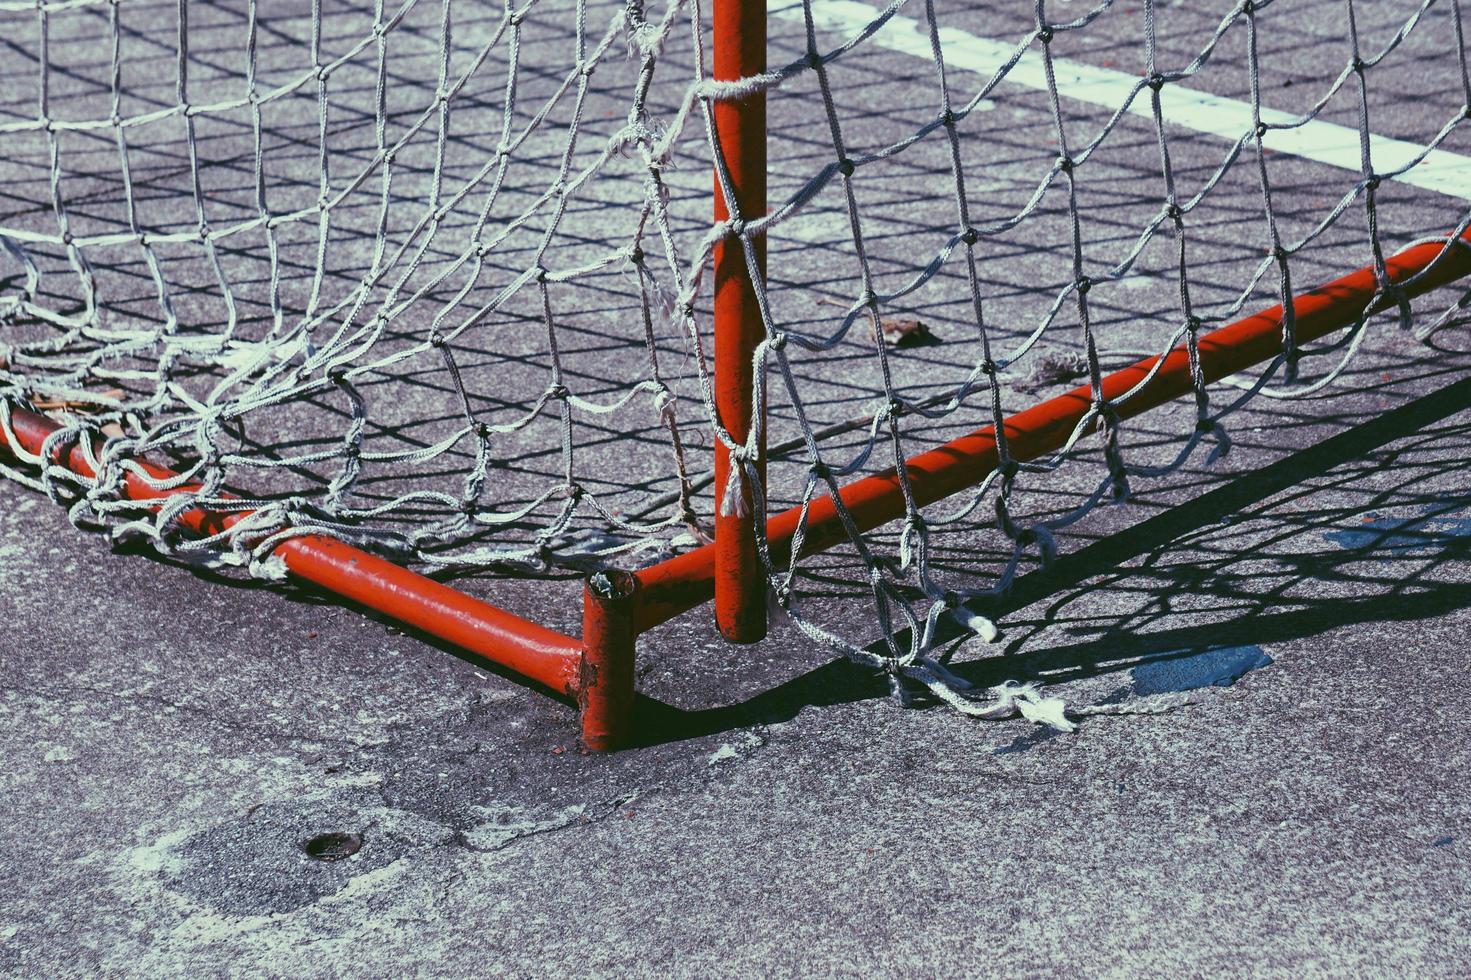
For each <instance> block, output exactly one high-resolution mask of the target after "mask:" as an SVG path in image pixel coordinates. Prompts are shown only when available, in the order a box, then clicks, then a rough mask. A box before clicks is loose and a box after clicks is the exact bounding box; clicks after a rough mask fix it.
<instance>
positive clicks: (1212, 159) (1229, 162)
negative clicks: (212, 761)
mask: <svg viewBox="0 0 1471 980" xmlns="http://www.w3.org/2000/svg"><path fill="white" fill-rule="evenodd" d="M0 27H3V32H4V36H5V37H6V38H7V47H6V54H5V56H4V59H3V61H0V147H3V149H4V153H3V158H0V176H3V178H4V179H3V184H0V186H3V189H4V190H3V196H0V246H3V249H0V445H3V446H4V447H5V448H6V449H7V450H8V452H9V461H8V462H7V463H6V464H5V465H4V466H3V472H4V474H5V475H6V476H8V477H11V478H13V479H15V480H19V481H21V482H22V483H24V484H26V485H28V486H31V487H34V488H35V489H37V490H39V491H42V492H44V493H46V494H48V495H49V496H50V497H51V498H52V499H53V500H55V501H57V502H58V503H61V504H63V505H65V506H66V507H68V508H69V511H70V516H71V518H72V520H73V521H74V522H75V523H76V524H78V525H80V526H84V527H90V528H95V529H98V530H101V531H104V532H106V534H108V535H109V536H111V537H112V538H114V539H133V540H141V541H145V542H147V543H149V544H150V545H151V546H152V547H154V548H156V549H158V550H159V551H160V552H163V553H165V554H167V555H170V556H173V557H174V558H176V559H178V560H183V561H189V562H195V563H198V564H200V565H203V566H207V567H210V568H214V569H227V570H236V571H238V572H239V573H240V574H246V575H251V576H257V577H262V578H267V579H284V578H286V577H288V576H290V577H295V578H297V579H300V580H302V581H305V582H309V583H313V584H314V585H315V586H317V587H320V588H322V589H325V590H327V591H329V592H332V593H335V594H337V595H339V596H341V597H343V598H344V599H346V600H350V601H352V602H355V603H359V604H362V605H364V606H367V607H370V608H372V609H375V610H378V611H381V612H382V613H385V614H387V615H389V616H392V617H395V618H397V619H398V620H400V621H402V622H403V623H406V624H409V625H411V626H412V627H414V628H416V629H418V630H422V631H424V632H425V633H428V634H432V635H433V636H435V637H439V638H441V639H443V640H445V641H448V642H450V643H452V644H456V645H458V646H460V647H462V648H464V649H466V650H468V651H471V652H473V653H475V654H478V655H480V656H482V657H485V658H488V659H489V660H491V661H494V662H496V663H498V664H500V665H502V666H503V667H505V668H506V669H508V670H510V671H513V672H515V673H517V674H519V675H522V676H524V677H526V678H529V679H531V680H533V681H535V682H538V683H540V684H542V685H545V686H546V687H548V688H550V689H552V691H553V692H555V693H557V694H559V695H562V696H565V697H567V698H569V699H572V700H574V701H575V702H576V703H577V704H578V705H579V706H580V710H581V720H582V733H583V739H584V741H585V743H586V744H587V745H588V746H589V747H590V748H592V749H595V750H601V749H609V748H614V747H617V746H618V745H619V744H622V743H624V742H626V741H627V739H628V738H629V736H630V726H631V724H632V709H633V704H634V695H635V691H634V687H635V670H634V666H635V664H634V657H635V647H636V641H637V638H638V637H639V636H640V635H641V634H645V633H647V632H649V631H651V630H653V629H655V628H656V627H658V626H660V625H661V624H663V623H665V622H667V621H669V620H671V619H673V618H674V617H677V616H680V615H683V614H686V613H689V612H690V611H691V610H694V609H696V608H697V607H705V606H707V605H713V615H714V619H715V622H716V625H717V626H718V629H719V631H720V633H721V634H722V635H723V636H725V637H726V638H727V639H729V640H731V641H733V642H736V643H751V642H756V641H759V640H761V639H762V638H763V637H764V636H765V634H766V631H767V628H768V622H769V620H770V618H771V617H782V618H783V619H786V620H789V621H790V622H791V623H792V624H793V625H794V626H795V627H796V629H798V630H800V632H801V634H802V635H804V636H806V637H807V638H809V639H810V640H811V641H812V642H815V643H819V644H823V645H825V646H828V647H831V648H833V649H835V650H837V651H840V652H842V653H845V654H847V655H849V656H852V657H854V658H856V659H858V660H860V661H862V662H865V663H868V664H871V665H872V666H873V667H875V668H877V669H880V670H882V671H885V672H887V673H888V674H889V675H890V677H891V679H892V681H893V684H894V688H895V690H896V692H898V693H901V694H903V693H904V692H906V691H907V692H918V693H920V694H921V695H923V696H926V697H932V698H936V699H939V700H941V701H944V702H946V703H948V704H950V705H952V706H954V707H956V708H957V709H959V710H961V711H962V712H965V713H968V714H972V715H977V716H984V717H996V716H1002V715H1009V714H1013V713H1016V712H1018V711H1021V712H1022V713H1027V714H1029V716H1030V715H1031V714H1032V713H1035V712H1030V711H1029V710H1028V709H1029V706H1033V705H1034V704H1035V702H1036V699H1037V696H1036V695H1035V693H1033V692H1031V691H1030V690H1029V689H1021V690H1018V689H1014V688H1006V689H1001V690H994V689H993V690H990V691H987V690H972V689H970V688H969V687H968V686H967V685H966V684H965V683H964V682H963V681H962V680H961V679H960V678H959V677H958V676H957V675H956V674H955V673H953V672H952V671H951V669H950V668H949V667H948V666H947V663H946V659H945V657H944V656H942V655H941V654H940V653H939V652H938V646H939V643H940V639H941V637H942V636H946V635H951V634H952V633H953V631H954V630H955V629H957V628H959V629H964V630H969V631H971V632H973V633H975V634H978V635H980V636H981V637H982V638H983V639H989V638H991V637H994V635H995V631H996V626H995V625H994V624H993V622H992V620H993V619H994V618H995V616H996V610H997V609H999V608H1000V605H999V601H1000V599H1001V598H1003V597H1004V596H1005V595H1006V594H1007V591H1008V589H1010V588H1011V586H1012V583H1013V582H1014V581H1015V579H1016V577H1017V576H1018V574H1020V573H1022V572H1023V571H1025V570H1026V569H1028V568H1031V567H1033V566H1035V565H1038V564H1039V563H1043V562H1045V561H1047V560H1048V559H1049V558H1050V557H1051V556H1052V555H1053V554H1054V553H1055V552H1056V551H1057V550H1058V549H1059V548H1066V546H1067V535H1068V533H1069V531H1068V529H1069V528H1071V527H1074V526H1081V525H1080V524H1079V522H1082V521H1084V519H1085V518H1087V517H1088V516H1089V515H1090V514H1092V513H1094V512H1095V511H1096V510H1098V509H1099V508H1102V507H1113V506H1126V505H1127V501H1128V499H1129V497H1130V494H1131V492H1132V491H1133V489H1134V488H1135V487H1136V486H1138V485H1140V484H1141V483H1147V482H1149V481H1156V480H1161V479H1165V478H1167V477H1168V474H1170V473H1171V472H1173V471H1176V470H1178V469H1179V468H1181V467H1184V466H1187V465H1188V466H1194V465H1204V463H1205V461H1206V460H1207V459H1210V458H1215V457H1218V456H1220V455H1221V454H1223V453H1224V452H1225V451H1226V450H1227V449H1228V448H1229V446H1230V436H1229V433H1230V431H1231V421H1232V416H1233V414H1234V413H1237V412H1239V411H1242V410H1243V409H1244V407H1245V406H1247V405H1248V404H1250V403H1255V402H1258V401H1261V400H1263V399H1300V400H1301V403H1302V404H1303V405H1304V406H1306V407H1307V408H1311V407H1313V406H1317V405H1322V404H1331V396H1332V395H1333V393H1334V392H1335V391H1338V390H1341V389H1343V388H1345V387H1348V388H1352V387H1353V385H1354V383H1355V381H1354V378H1355V373H1354V372H1355V371H1356V365H1358V364H1360V363H1362V362H1364V359H1365V358H1369V359H1370V360H1369V362H1368V363H1370V364H1372V365H1373V367H1372V370H1374V371H1378V370H1379V369H1380V361H1382V360H1383V358H1382V357H1381V358H1380V361H1374V360H1373V357H1374V356H1375V355H1374V353H1373V351H1374V346H1375V338H1376V337H1378V336H1396V337H1399V336H1410V335H1413V336H1416V337H1420V338H1422V339H1423V338H1426V337H1429V336H1430V335H1432V334H1434V333H1435V332H1436V331H1438V330H1440V329H1441V328H1442V327H1446V326H1454V325H1458V324H1459V323H1461V322H1462V321H1461V317H1462V315H1463V314H1462V311H1463V310H1464V309H1465V307H1466V306H1467V305H1468V299H1471V294H1467V293H1466V292H1464V289H1462V288H1457V289H1454V290H1443V291H1442V292H1440V293H1438V294H1437V295H1436V296H1435V297H1427V298H1425V299H1422V297H1426V296H1427V294H1429V293H1431V292H1432V291H1434V290H1439V289H1441V287H1445V286H1448V285H1450V284H1453V283H1455V282H1456V281H1457V280H1458V279H1460V278H1461V277H1463V276H1465V275H1466V274H1467V273H1468V272H1471V231H1468V228H1471V203H1468V202H1471V122H1468V118H1471V72H1468V66H1467V57H1466V41H1465V24H1464V23H1463V17H1462V11H1461V6H1460V4H1459V2H1458V0H1404V2H1387V0H1376V2H1374V3H1368V2H1365V0H1357V2H1355V0H1325V2H1321V3H1319V2H1311V3H1293V4H1288V3H1285V2H1284V0H1238V2H1233V3H1208V2H1192V3H1186V4H1180V3H1164V2H1157V0H1139V2H1137V3H1132V4H1124V3H1121V2H1113V0H1101V2H1098V3H1096V4H1090V3H1088V2H1085V0H1079V2H1066V0H1027V2H1021V0H961V2H954V0H894V2H891V3H888V4H887V5H884V4H883V3H882V2H880V0H866V2H865V0H796V2H791V3H788V2H786V0H770V3H769V4H767V3H765V2H763V0H711V2H709V3H706V2H704V0H668V2H667V3H664V4H662V5H661V4H656V3H652V2H645V0H626V2H596V0H524V2H519V3H518V2H515V0H508V2H507V3H506V4H504V5H503V6H495V5H490V4H469V3H465V2H463V0H439V2H431V0H372V2H371V3H362V4H352V3H346V2H338V0H244V2H242V3H239V4H228V5H219V4H212V5H204V4H199V3H194V2H190V0H171V2H151V0H142V2H137V0H24V2H20V0H0ZM1154 410H1157V411H1154ZM1146 412H1148V413H1151V414H1150V416H1149V418H1150V419H1153V420H1154V421H1152V422H1151V423H1150V424H1149V426H1148V427H1145V426H1144V425H1143V424H1142V422H1141V421H1136V420H1140V419H1141V416H1144V413H1146ZM451 582H452V583H455V584H454V585H451V584H447V583H451ZM569 583H570V584H571V587H572V588H574V589H576V590H577V591H578V592H579V593H580V595H581V597H582V607H581V615H580V627H579V625H578V622H577V619H578V617H577V616H576V615H570V616H569V614H568V613H567V612H566V611H565V610H566V608H567V607H568V605H569V604H568V603H565V602H563V601H562V598H561V597H563V596H564V595H566V594H567V589H568V587H569ZM569 620H572V621H570V622H569Z"/></svg>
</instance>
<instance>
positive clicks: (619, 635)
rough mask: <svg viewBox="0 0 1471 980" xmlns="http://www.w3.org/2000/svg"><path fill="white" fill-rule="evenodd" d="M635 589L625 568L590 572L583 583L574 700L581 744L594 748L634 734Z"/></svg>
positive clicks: (615, 744)
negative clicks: (578, 670) (580, 646)
mask: <svg viewBox="0 0 1471 980" xmlns="http://www.w3.org/2000/svg"><path fill="white" fill-rule="evenodd" d="M637 591H638V579H637V578H635V577H634V576H633V575H632V574H630V573H628V572H623V571H603V572H594V573H593V574H592V575H589V576H588V577H587V580H586V583H585V585H584V593H583V600H582V641H583V655H582V664H581V679H580V683H579V691H580V693H579V696H578V705H579V707H581V709H582V743H583V744H584V745H586V746H587V747H588V748H589V749H592V750H593V751H594V752H608V751H611V750H612V749H617V748H622V747H623V746H624V745H626V744H627V743H628V738H629V736H630V734H632V728H633V693H634V692H633V667H634V647H635V645H636V641H637V638H638V634H637V633H635V632H634V630H633V609H634V597H635V594H636V593H637Z"/></svg>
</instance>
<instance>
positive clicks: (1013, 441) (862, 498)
mask: <svg viewBox="0 0 1471 980" xmlns="http://www.w3.org/2000/svg"><path fill="white" fill-rule="evenodd" d="M1462 241H1463V242H1471V230H1468V231H1467V232H1466V233H1464V234H1463V236H1462ZM1437 257H1439V261H1436V260H1437ZM1387 266H1388V271H1389V275H1390V279H1391V281H1392V282H1395V283H1403V282H1405V281H1406V280H1408V279H1410V278H1411V277H1414V276H1417V275H1419V274H1420V273H1425V274H1424V275H1421V276H1420V277H1419V278H1417V279H1415V280H1414V282H1412V283H1409V284H1408V285H1407V286H1406V287H1405V288H1404V293H1405V294H1406V296H1408V297H1414V296H1418V295H1420V294H1422V293H1425V292H1428V291H1430V290H1431V289H1435V288H1437V287H1440V286H1443V285H1446V284H1447V283H1450V282H1453V281H1455V280H1456V279H1459V278H1461V277H1462V276H1465V275H1467V274H1468V273H1471V248H1467V247H1459V248H1455V247H1453V248H1451V249H1450V250H1449V251H1446V250H1445V246H1443V245H1442V244H1439V243H1428V244H1421V245H1415V246H1412V247H1410V248H1407V249H1405V250H1404V251H1402V252H1399V253H1398V254H1396V255H1394V256H1393V257H1391V258H1390V259H1389V260H1388V262H1387ZM1375 285H1376V284H1375V277H1374V271H1373V269H1371V268H1364V269H1360V270H1358V271H1357V272H1353V273H1350V274H1348V275H1346V276H1344V277H1342V278H1341V279H1335V280H1334V281H1333V282H1330V283H1327V284H1326V285H1323V286H1319V287H1318V288H1317V289H1314V290H1312V291H1310V292H1307V293H1302V294H1299V295H1298V296H1296V297H1295V298H1294V310H1295V312H1296V314H1297V338H1298V341H1299V343H1306V342H1308V341H1311V340H1316V339H1318V338H1321V337H1324V336H1326V335H1328V334H1330V333H1332V332H1333V331H1335V330H1339V329H1342V328H1343V327H1346V326H1348V325H1350V324H1352V323H1353V322H1354V321H1355V320H1356V319H1357V318H1358V317H1359V316H1360V314H1362V313H1363V312H1364V307H1365V306H1366V305H1367V304H1368V303H1369V302H1370V300H1371V299H1373V297H1374V292H1375ZM1390 303H1392V301H1387V300H1381V301H1380V303H1379V305H1378V308H1377V309H1383V308H1385V307H1386V306H1388V305H1390ZM1199 346H1200V360H1201V367H1202V368H1203V369H1204V371H1205V376H1206V379H1207V380H1208V381H1217V380H1219V379H1221V378H1224V377H1227V376H1228V375H1232V374H1235V373H1236V372H1238V371H1241V370H1244V369H1246V368H1248V367H1251V366H1252V365H1254V364H1258V363H1260V362H1262V361H1267V360H1270V359H1271V358H1272V357H1274V356H1276V355H1277V354H1278V353H1280V352H1281V349H1282V307H1281V306H1274V307H1272V308H1271V309H1268V310H1263V311H1262V312H1260V313H1257V314H1256V315H1254V316H1249V317H1246V318H1245V319H1242V320H1237V321H1236V322H1234V323H1231V324H1228V325H1227V326H1224V327H1221V328H1219V329H1217V330H1213V331H1211V332H1210V333H1208V334H1205V335H1204V336H1202V337H1201V338H1200V342H1199ZM1158 360H1159V357H1150V358H1146V359H1145V360H1142V361H1140V362H1138V363H1137V364H1134V365H1132V366H1130V367H1127V368H1124V369H1122V370H1120V371H1116V372H1114V373H1113V374H1110V375H1109V376H1108V377H1106V378H1104V379H1103V394H1104V397H1105V398H1106V399H1115V398H1118V397H1119V396H1120V395H1122V394H1124V393H1125V392H1127V391H1129V390H1130V389H1132V388H1134V387H1135V386H1136V385H1138V384H1139V383H1140V381H1142V380H1143V379H1144V378H1145V376H1147V375H1148V373H1149V371H1150V370H1151V369H1152V368H1153V367H1154V365H1155V362H1156V361H1158ZM1164 361H1165V363H1164V364H1163V366H1161V367H1160V369H1159V372H1158V373H1157V374H1156V375H1155V376H1154V378H1153V379H1152V380H1151V381H1150V382H1149V384H1148V386H1147V387H1145V388H1144V389H1143V390H1141V391H1139V392H1138V393H1136V394H1135V395H1134V396H1133V397H1131V398H1130V399H1129V400H1128V401H1126V402H1124V403H1122V404H1120V405H1118V406H1117V410H1118V414H1119V416H1120V417H1122V418H1130V417H1132V416H1135V415H1138V414H1140V413H1141V412H1145V411H1148V410H1149V409H1151V408H1156V407H1158V406H1160V405H1162V404H1164V403H1165V402H1168V401H1172V400H1173V399H1175V398H1179V397H1180V396H1182V395H1185V394H1188V393H1189V392H1190V391H1191V382H1190V364H1189V354H1188V353H1187V351H1186V349H1185V347H1184V345H1181V346H1179V347H1176V348H1175V349H1174V350H1172V351H1170V352H1169V353H1168V354H1167V355H1164ZM1092 404H1093V397H1092V392H1091V391H1090V390H1089V389H1088V388H1087V387H1086V386H1084V387H1079V388H1075V389H1073V390H1072V391H1070V392H1068V393H1067V394H1064V395H1059V396H1058V397H1056V398H1053V399H1050V400H1049V401H1045V402H1042V403H1041V404H1039V405H1036V406H1034V407H1032V408H1029V409H1027V410H1025V411H1022V412H1018V413H1017V414H1015V415H1013V416H1011V417H1010V418H1008V419H1007V420H1006V437H1007V440H1008V445H1009V448H1010V450H1011V454H1012V455H1013V456H1014V457H1016V458H1017V459H1020V460H1029V459H1036V458H1037V457H1039V456H1042V455H1045V454H1046V453H1049V452H1054V451H1056V450H1057V449H1059V448H1061V447H1062V446H1063V445H1064V444H1066V442H1067V439H1068V437H1069V436H1070V435H1071V434H1072V432H1073V430H1074V428H1076V427H1077V425H1078V423H1079V422H1080V421H1081V420H1082V419H1083V417H1084V416H1085V415H1086V414H1087V413H1088V410H1089V409H1090V407H1091V406H1092ZM997 463H998V460H997V452H996V435H995V429H994V427H992V426H986V427H985V428H982V429H977V430H976V431H974V432H972V433H970V434H968V435H965V436H961V437H960V438H959V439H955V440H953V441H951V442H948V443H946V444H945V445H943V446H940V447H939V448H937V449H932V450H930V451H929V452H926V453H922V454H920V455H918V456H915V457H913V458H911V459H909V460H907V461H906V463H905V466H906V467H907V469H908V471H909V482H910V485H911V487H912V488H913V490H914V496H915V500H916V501H917V502H918V503H919V504H921V505H924V504H929V503H933V502H934V501H937V500H940V499H942V498H944V497H947V496H950V495H952V494H955V493H958V492H960V491H962V490H965V489H967V488H970V487H973V486H976V485H977V484H979V483H980V482H981V481H982V480H984V479H985V478H986V476H987V475H989V474H990V473H991V472H992V471H993V470H994V469H995V468H996V466H997ZM841 496H842V499H843V503H844V505H845V506H846V507H847V508H848V511H849V512H850V513H851V514H852V517H853V520H854V522H855V523H856V524H857V525H858V528H859V529H860V530H864V531H867V530H871V529H873V528H875V527H879V526H880V525H883V524H887V523H888V522H889V521H893V520H897V519H898V518H900V517H903V516H904V498H903V495H902V494H901V492H900V489H899V480H898V477H897V475H896V471H895V470H894V469H892V468H891V469H889V470H887V471H885V472H883V473H878V474H875V475H873V476H870V477H867V478H865V479H862V480H858V481H855V482H854V483H851V484H849V485H848V486H846V487H844V488H843V490H842V493H841ZM800 518H801V509H800V508H797V507H794V508H792V509H791V510H788V511H785V512H784V513H781V514H778V515H777V516H776V517H774V518H772V519H771V520H769V521H768V522H767V525H766V535H767V539H768V541H769V542H770V548H771V556H772V561H773V562H775V563H776V564H777V565H778V566H780V565H783V564H785V563H786V562H787V561H788V559H789V557H790V547H791V543H792V537H793V535H794V534H795V532H796V530H797V526H798V521H799V520H800ZM846 536H847V534H846V532H845V531H844V529H843V525H842V523H841V522H840V521H839V519H838V512H837V508H836V507H835V506H834V504H833V501H832V498H831V497H829V496H823V497H821V498H819V499H816V500H814V501H813V502H812V506H811V508H810V509H809V511H808V514H807V531H806V537H805V539H804V542H803V554H815V553H817V552H820V551H825V550H827V549H828V548H831V547H833V546H834V545H836V544H839V543H841V542H842V541H843V540H845V538H846ZM714 569H715V554H714V548H713V546H712V545H705V546H704V547H701V548H697V549H695V550H694V551H689V552H686V553H685V554H683V555H679V556H678V557H675V558H671V559H669V560H668V561H665V562H661V563H660V564H658V565H654V566H652V567H650V568H646V569H644V570H643V571H641V572H639V573H638V578H639V583H640V589H639V600H638V608H637V611H636V616H635V628H636V629H637V630H638V631H639V632H643V631H645V630H648V629H651V628H653V627H655V626H657V625H659V624H660V623H663V622H665V621H666V620H669V619H671V618H673V617H675V616H677V615H679V614H680V613H682V612H684V611H686V610H688V609H692V608H693V607H695V606H698V605H700V604H702V603H704V602H708V601H709V600H710V598H711V596H712V595H713V594H714V574H715V571H714Z"/></svg>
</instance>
